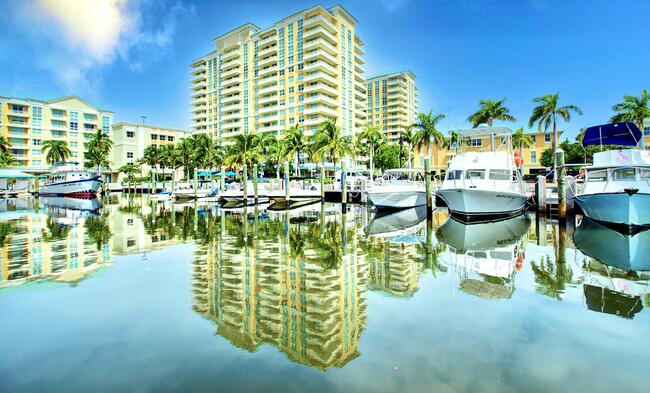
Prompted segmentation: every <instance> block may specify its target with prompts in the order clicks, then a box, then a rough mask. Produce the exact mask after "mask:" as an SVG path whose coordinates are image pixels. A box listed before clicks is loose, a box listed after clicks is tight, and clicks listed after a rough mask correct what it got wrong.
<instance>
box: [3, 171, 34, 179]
mask: <svg viewBox="0 0 650 393" xmlns="http://www.w3.org/2000/svg"><path fill="white" fill-rule="evenodd" d="M33 177H34V176H33V175H30V174H29V173H25V172H21V171H19V170H18V169H0V179H31V178H33Z"/></svg>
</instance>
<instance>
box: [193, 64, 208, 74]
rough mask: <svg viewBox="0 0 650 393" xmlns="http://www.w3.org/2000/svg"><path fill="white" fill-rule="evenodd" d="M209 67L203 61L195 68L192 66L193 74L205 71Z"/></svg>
mask: <svg viewBox="0 0 650 393" xmlns="http://www.w3.org/2000/svg"><path fill="white" fill-rule="evenodd" d="M207 69H208V66H207V64H206V63H205V62H203V63H201V65H198V66H196V67H194V68H192V73H191V74H192V75H198V74H200V73H205V72H206V71H207Z"/></svg>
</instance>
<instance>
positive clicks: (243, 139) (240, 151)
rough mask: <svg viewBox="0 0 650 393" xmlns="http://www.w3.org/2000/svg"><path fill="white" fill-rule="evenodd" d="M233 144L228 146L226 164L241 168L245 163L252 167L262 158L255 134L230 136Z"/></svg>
mask: <svg viewBox="0 0 650 393" xmlns="http://www.w3.org/2000/svg"><path fill="white" fill-rule="evenodd" d="M232 140H233V142H234V144H232V145H230V146H228V153H227V155H226V159H225V163H226V165H230V166H233V167H235V168H241V167H242V166H244V165H246V166H248V167H252V166H253V165H254V164H258V165H259V164H260V163H261V162H262V161H263V160H264V154H263V153H262V149H261V148H260V146H259V144H258V140H259V137H258V136H257V135H256V134H239V135H235V136H234V137H233V138H232Z"/></svg>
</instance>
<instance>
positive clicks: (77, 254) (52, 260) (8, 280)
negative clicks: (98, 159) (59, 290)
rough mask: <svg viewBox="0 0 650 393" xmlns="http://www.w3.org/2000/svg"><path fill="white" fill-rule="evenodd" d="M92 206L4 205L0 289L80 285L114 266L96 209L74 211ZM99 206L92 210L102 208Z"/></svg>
mask: <svg viewBox="0 0 650 393" xmlns="http://www.w3.org/2000/svg"><path fill="white" fill-rule="evenodd" d="M89 203H91V202H89V201H88V200H83V201H76V200H73V199H70V198H43V199H41V200H40V201H34V200H32V199H29V200H28V199H14V200H9V201H3V203H2V204H0V246H1V253H0V266H1V268H2V280H1V281H0V288H4V287H10V286H16V285H20V284H24V283H26V282H30V281H34V280H39V279H47V280H50V281H56V282H68V283H72V284H73V285H76V284H77V283H79V282H80V281H81V280H83V279H84V278H85V277H87V276H88V275H89V274H91V273H92V272H94V271H95V270H97V269H100V268H103V267H106V266H110V265H111V264H112V259H113V258H112V253H111V249H110V240H111V231H110V228H109V225H108V222H107V220H106V217H105V216H101V215H98V213H97V212H96V210H97V209H95V210H92V211H88V210H84V209H81V208H79V209H72V208H71V206H80V205H83V206H86V205H88V204H89ZM95 203H98V202H97V201H94V202H92V203H91V204H93V206H101V204H100V205H94V204H95ZM40 205H42V206H43V212H41V211H40ZM30 209H33V210H30ZM88 213H92V214H90V215H89V214H88Z"/></svg>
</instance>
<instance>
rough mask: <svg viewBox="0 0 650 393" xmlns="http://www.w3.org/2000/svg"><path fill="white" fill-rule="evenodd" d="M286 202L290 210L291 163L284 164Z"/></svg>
mask: <svg viewBox="0 0 650 393" xmlns="http://www.w3.org/2000/svg"><path fill="white" fill-rule="evenodd" d="M284 200H285V201H286V202H285V204H286V206H287V209H288V208H289V205H290V204H291V193H290V192H289V161H285V162H284Z"/></svg>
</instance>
